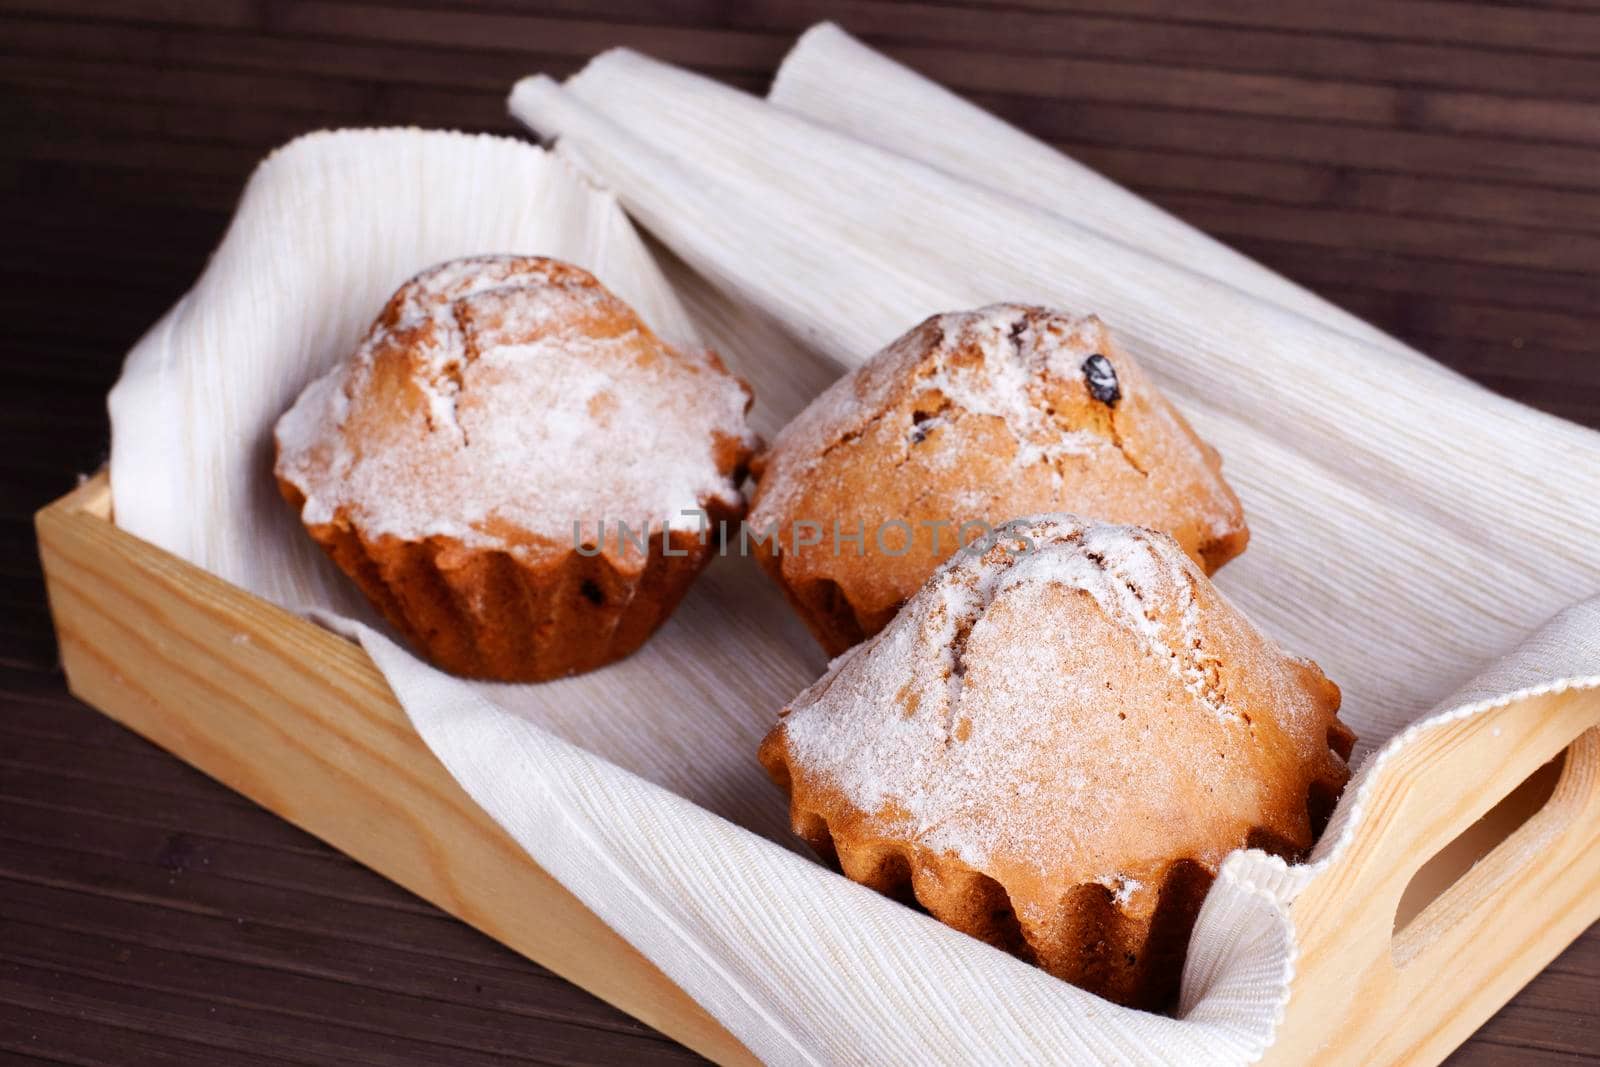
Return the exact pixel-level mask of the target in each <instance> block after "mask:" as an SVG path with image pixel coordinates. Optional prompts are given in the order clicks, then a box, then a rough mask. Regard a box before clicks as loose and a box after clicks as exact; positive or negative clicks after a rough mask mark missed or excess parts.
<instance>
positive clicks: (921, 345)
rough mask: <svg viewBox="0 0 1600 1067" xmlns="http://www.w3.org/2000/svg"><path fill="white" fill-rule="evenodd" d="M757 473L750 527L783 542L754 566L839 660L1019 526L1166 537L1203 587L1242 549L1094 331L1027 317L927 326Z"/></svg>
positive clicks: (1181, 439)
mask: <svg viewBox="0 0 1600 1067" xmlns="http://www.w3.org/2000/svg"><path fill="white" fill-rule="evenodd" d="M755 474H756V476H757V479H758V482H757V487H756V490H755V494H754V498H753V501H752V507H751V515H750V526H751V527H752V529H753V530H754V531H755V532H756V534H757V535H764V534H768V533H771V534H773V536H763V537H761V538H760V539H759V540H757V542H756V551H757V555H758V557H759V559H760V561H761V563H762V566H763V567H764V568H765V569H766V571H767V572H768V574H770V575H771V576H772V577H773V578H774V579H775V580H776V581H777V583H778V585H779V586H780V587H781V588H782V589H783V591H784V593H785V595H786V596H787V597H788V599H789V601H790V603H791V604H792V605H793V606H794V607H795V609H796V610H797V611H798V612H799V613H800V615H801V617H802V618H803V619H804V620H805V621H806V624H807V625H808V626H809V627H810V629H811V631H812V633H813V634H814V635H815V636H816V637H817V639H818V641H820V642H821V644H822V646H823V648H824V649H825V650H827V652H828V653H829V654H830V655H837V654H838V653H840V652H843V651H844V650H845V649H846V648H848V647H850V646H851V645H853V644H855V643H856V642H857V641H860V640H861V639H862V638H864V637H867V636H869V635H871V634H873V633H875V632H877V631H878V630H879V629H880V628H881V627H882V626H883V625H884V624H885V623H887V622H888V621H889V619H890V618H892V617H893V616H894V613H895V611H896V610H897V609H898V608H899V606H900V605H901V604H902V603H904V602H905V599H906V598H907V597H909V596H910V595H911V594H912V593H914V592H915V591H916V590H917V588H918V587H919V586H920V585H921V584H922V582H923V581H924V580H925V579H926V578H927V577H928V575H929V574H931V573H932V572H933V570H934V568H935V567H937V566H938V565H939V563H940V561H941V560H943V559H945V558H947V557H948V556H949V555H950V554H951V553H952V552H954V551H955V549H956V548H957V547H959V545H960V544H962V543H965V542H966V541H967V540H970V539H971V538H973V537H978V536H981V535H982V534H983V533H984V532H985V530H986V529H987V528H991V527H992V526H995V525H998V524H999V523H1002V522H1005V521H1008V520H1010V519H1014V518H1016V517H1018V516H1020V515H1032V514H1039V513H1042V512H1052V511H1071V512H1074V513H1077V514H1082V515H1090V516H1093V517H1095V518H1098V519H1104V520H1107V521H1111V522H1128V523H1137V524H1139V525H1142V526H1149V527H1152V528H1154V529H1158V530H1163V531H1165V532H1167V533H1170V534H1171V535H1172V536H1173V537H1174V538H1175V539H1176V540H1177V542H1178V544H1179V545H1181V546H1182V547H1183V550H1184V551H1185V552H1187V553H1189V554H1190V555H1191V556H1193V557H1194V558H1195V559H1196V560H1198V561H1199V562H1200V563H1201V564H1202V565H1203V566H1204V567H1205V568H1206V570H1207V572H1208V573H1209V572H1212V571H1215V570H1216V568H1218V567H1220V566H1222V564H1223V563H1225V562H1227V561H1228V560H1229V559H1231V558H1233V557H1234V556H1236V555H1238V554H1239V553H1240V552H1242V551H1244V547H1245V542H1246V541H1247V540H1248V537H1249V533H1248V531H1247V529H1246V527H1245V523H1244V514H1243V510H1242V509H1241V507H1240V505H1239V500H1238V498H1237V497H1236V496H1235V495H1234V493H1233V491H1232V489H1230V488H1229V487H1228V484H1227V482H1225V481H1224V480H1223V478H1222V474H1221V461H1220V459H1219V458H1218V456H1217V453H1216V452H1215V451H1214V450H1213V449H1212V448H1210V447H1209V446H1208V445H1206V444H1205V442H1203V441H1201V440H1200V439H1199V438H1198V437H1197V436H1195V433H1194V431H1193V430H1191V429H1190V428H1189V425H1188V423H1186V422H1185V421H1184V419H1183V416H1182V415H1180V414H1179V413H1178V412H1177V411H1176V410H1175V409H1174V408H1173V407H1172V405H1171V404H1169V403H1168V402H1167V400H1166V399H1165V398H1164V397H1163V396H1162V395H1161V394H1160V393H1159V392H1157V390H1156V389H1155V387H1154V386H1153V385H1152V384H1151V382H1150V380H1149V379H1148V378H1147V377H1146V376H1145V374H1144V372H1143V371H1141V370H1140V368H1139V366H1138V364H1137V363H1135V362H1134V360H1133V359H1132V358H1131V357H1130V356H1128V355H1127V354H1126V353H1124V352H1121V351H1119V350H1118V349H1117V348H1116V347H1115V346H1114V345H1113V343H1112V340H1111V338H1110V337H1109V336H1108V335H1107V331H1106V329H1105V327H1104V325H1103V324H1102V323H1101V322H1100V320H1099V319H1096V318H1094V317H1093V316H1088V317H1082V318H1080V317H1075V316H1071V315H1066V314H1063V313H1061V312H1057V311H1049V310H1046V309H1044V308H1037V307H1024V306H1020V305H1016V304H996V305H994V306H992V307H986V308H981V309H979V310H977V311H968V312H957V313H952V314H947V315H937V316H934V317H933V318H931V319H929V320H928V321H926V322H924V323H922V325H920V326H918V327H917V328H916V329H914V330H912V331H911V332H909V333H907V334H906V335H905V336H903V337H901V338H900V339H898V340H897V341H895V342H894V343H892V344H890V345H889V346H888V347H887V348H885V349H884V350H883V351H881V352H879V353H878V354H877V355H876V356H874V357H873V358H872V359H871V360H869V361H868V362H867V363H866V364H864V365H863V366H862V367H860V368H859V369H857V370H856V371H854V372H853V373H851V374H849V375H847V376H846V377H844V378H843V379H841V380H840V381H838V382H835V383H834V385H833V386H832V387H831V388H829V389H828V390H827V391H826V392H824V393H823V394H822V395H821V396H820V397H818V398H817V400H816V401H814V402H813V403H812V404H811V405H810V406H809V407H808V408H806V410H805V411H804V412H802V413H801V414H800V415H799V416H798V417H797V418H796V419H795V420H794V421H793V422H792V423H790V424H789V426H787V427H786V428H785V429H784V430H783V432H782V433H781V434H780V435H779V436H778V438H777V440H776V441H775V442H774V443H773V445H772V447H771V449H770V450H769V451H767V452H766V454H765V455H763V456H760V457H758V458H757V460H756V464H755ZM964 523H967V524H971V525H968V526H966V527H965V528H964V527H963V524H964ZM808 541H811V542H815V543H813V544H807V543H806V542H808Z"/></svg>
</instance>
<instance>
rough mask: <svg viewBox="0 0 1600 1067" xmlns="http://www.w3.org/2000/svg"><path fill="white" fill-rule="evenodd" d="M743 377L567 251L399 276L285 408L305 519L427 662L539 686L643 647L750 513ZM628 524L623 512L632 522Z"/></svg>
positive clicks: (283, 448)
mask: <svg viewBox="0 0 1600 1067" xmlns="http://www.w3.org/2000/svg"><path fill="white" fill-rule="evenodd" d="M750 399H751V397H750V390H749V389H748V388H747V387H746V386H745V385H744V383H742V382H740V381H739V380H738V379H736V378H734V377H733V376H731V375H730V374H728V373H727V371H726V370H725V369H724V368H723V365H722V363H721V361H720V360H718V358H717V356H716V355H715V354H714V353H712V352H702V351H685V350H681V349H678V348H674V347H673V346H671V345H669V344H667V343H666V342H664V341H662V340H661V339H660V338H658V337H657V336H656V335H655V334H654V333H652V332H651V331H650V328H649V327H648V326H646V325H645V324H644V323H643V322H642V321H640V319H639V317H638V315H636V314H635V313H634V312H633V310H632V309H631V308H629V307H628V305H626V304H625V303H623V302H622V301H621V300H619V299H618V298H617V297H616V296H614V295H612V294H611V293H610V292H609V291H608V290H607V289H606V288H605V287H604V286H602V285H601V284H600V283H599V282H598V281H596V280H595V278H594V277H593V276H591V275H590V274H588V273H587V272H586V271H583V270H580V269H578V268H577V267H574V266H570V265H568V264H565V263H560V262H557V261H555V260H550V259H541V258H538V257H534V256H483V257H476V258H471V259H461V260H456V261H453V262H450V263H445V264H443V265H440V266H437V267H434V268H432V269H431V270H427V271H424V272H423V273H422V274H419V275H418V276H417V277H415V278H413V279H412V280H410V281H408V282H407V283H406V284H405V285H403V286H401V288H400V290H399V291H398V292H397V293H395V295H394V297H393V298H392V299H391V300H390V301H389V303H388V305H387V306H386V307H385V308H384V309H383V312H382V314H380V315H379V316H378V319H377V321H376V322H374V323H373V325H372V328H371V330H370V332H368V334H367V335H366V339H365V340H364V341H363V342H362V343H361V345H360V347H359V348H358V349H357V351H356V352H355V354H354V356H353V357H352V358H351V359H350V360H349V361H348V362H346V363H345V364H343V365H342V366H340V367H338V368H336V369H335V370H334V371H333V372H332V373H330V374H328V375H327V376H326V377H324V378H321V379H320V380H318V381H316V382H313V383H312V384H311V385H310V386H309V387H308V388H307V389H306V390H305V392H304V393H303V394H302V395H301V396H300V398H299V400H298V401H296V403H295V404H294V406H293V407H292V408H291V409H290V410H289V411H288V413H287V414H285V415H284V416H283V418H282V419H281V420H280V421H279V423H278V426H277V446H278V458H277V468H276V473H277V477H278V482H279V486H280V487H281V489H282V491H283V495H284V496H285V497H286V498H287V499H288V501H289V502H290V504H292V505H293V506H294V508H295V509H296V510H297V511H298V512H299V514H300V517H301V519H302V520H303V521H304V523H305V526H306V529H307V530H309V531H310V533H311V536H312V537H313V538H315V539H316V540H317V542H318V543H319V544H321V545H322V547H323V548H324V549H326V550H327V552H328V554H329V555H330V556H332V557H333V560H334V562H336V563H337V564H338V565H339V567H340V568H341V569H343V570H344V572H345V573H346V574H348V575H349V576H350V577H351V578H352V579H354V580H355V581H356V582H357V584H359V585H360V587H361V589H362V590H363V591H364V592H365V593H366V595H367V597H368V598H369V599H370V600H371V601H372V603H373V604H374V605H375V606H376V607H377V608H378V609H379V610H380V611H381V612H382V613H383V614H384V616H385V617H387V618H388V620H389V621H390V622H391V623H393V624H394V626H395V627H396V628H397V629H399V630H400V631H401V632H402V633H403V634H404V635H405V636H406V637H407V638H408V639H409V640H410V641H411V642H412V643H413V644H414V645H415V646H416V647H417V648H418V649H419V650H421V651H422V652H423V653H424V654H425V655H426V656H427V657H428V658H429V659H430V660H431V661H432V662H433V663H435V664H436V665H438V666H439V667H442V668H444V669H445V670H448V671H452V672H454V673H456V674H460V675H466V676H470V677H475V678H489V679H498V680H502V681H537V680H542V679H547V678H554V677H557V676H560V675H565V674H571V673H573V672H576V671H585V670H591V669H593V668H595V667H599V666H601V665H603V664H606V663H609V662H611V661H613V660H616V659H619V658H621V657H622V656H626V655H627V654H628V653H630V652H632V651H633V650H634V649H636V648H638V647H639V646H640V645H641V644H642V643H643V642H644V641H645V639H646V638H647V637H648V636H649V635H650V633H651V632H652V631H653V630H654V629H655V628H656V627H657V626H658V625H659V624H660V623H661V622H662V621H663V620H664V619H665V618H666V617H667V616H668V615H669V614H670V613H671V611H672V609H673V607H674V606H675V605H676V604H677V602H678V600H679V599H680V598H681V597H682V596H683V594H684V592H685V591H686V590H687V589H688V587H689V584H690V582H691V581H693V579H694V577H695V575H696V574H697V573H698V572H699V571H700V570H701V568H702V567H703V566H704V565H705V564H706V562H707V561H708V559H709V557H710V556H711V554H712V553H713V552H714V551H715V547H716V546H715V543H714V541H713V540H712V539H711V538H710V537H709V536H707V535H706V532H705V531H706V529H707V528H708V527H709V528H710V529H712V530H714V529H716V528H717V525H718V523H720V522H723V521H736V520H737V519H738V518H739V517H741V516H742V514H743V512H744V506H743V499H742V497H741V495H740V492H739V485H740V482H741V481H742V479H743V477H744V472H745V467H746V465H747V463H748V460H749V457H750V455H751V452H752V450H753V448H754V445H755V441H754V439H753V437H752V436H751V434H750V432H749V430H748V429H747V427H746V424H745V412H746V410H747V409H748V407H749V405H750ZM623 524H626V526H625V527H624V525H623Z"/></svg>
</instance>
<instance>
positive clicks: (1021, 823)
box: [760, 515, 1354, 1008]
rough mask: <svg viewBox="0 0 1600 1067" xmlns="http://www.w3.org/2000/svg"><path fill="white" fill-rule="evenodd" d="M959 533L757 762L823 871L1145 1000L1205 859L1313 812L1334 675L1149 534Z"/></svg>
mask: <svg viewBox="0 0 1600 1067" xmlns="http://www.w3.org/2000/svg"><path fill="white" fill-rule="evenodd" d="M1030 546H1031V547H1030ZM983 547H984V546H982V545H979V546H975V547H974V548H971V549H967V550H964V551H963V552H961V553H960V554H959V555H957V556H956V557H955V558H953V559H951V560H950V561H949V562H947V563H946V564H945V565H944V566H943V567H942V568H940V569H939V570H938V572H937V573H936V574H935V575H934V576H933V577H932V578H931V579H930V580H929V581H928V583H927V584H926V585H925V586H924V587H923V588H922V589H921V590H920V591H919V592H918V593H917V594H916V595H915V596H914V597H912V598H911V600H910V601H909V602H908V603H907V604H906V606H905V607H904V609H903V610H902V611H901V612H900V613H899V615H897V616H896V617H895V618H894V620H893V621H892V622H891V623H890V624H889V625H888V626H887V627H886V628H885V629H883V630H882V631H881V632H879V633H878V634H877V635H876V636H875V637H873V638H871V639H869V640H868V641H866V642H865V643H863V644H861V645H860V646H858V647H857V648H856V649H854V650H853V651H851V652H850V653H849V654H848V655H845V656H842V657H840V658H839V659H837V660H836V661H834V663H833V664H832V666H831V667H830V668H829V670H828V672H827V674H826V675H825V676H824V677H823V678H822V679H821V680H819V681H818V682H817V683H816V684H814V685H812V686H811V687H810V688H809V689H807V690H806V691H805V692H803V693H801V694H800V695H799V696H798V697H797V698H796V699H795V700H794V702H793V703H792V704H790V705H789V707H787V708H785V709H784V710H783V712H782V713H781V719H780V721H779V724H778V725H777V727H776V728H775V729H773V731H772V732H771V733H770V734H769V735H768V736H767V738H766V740H765V741H764V742H763V744H762V746H761V753H760V756H761V761H762V763H763V764H764V765H765V767H766V769H767V771H768V773H769V774H770V775H771V776H772V778H773V779H774V780H775V781H776V782H777V783H778V784H779V785H780V786H782V787H783V788H784V789H786V790H787V791H788V792H789V794H790V798H791V809H790V810H791V817H792V821H793V825H794V829H795V831H796V832H797V833H798V834H799V835H800V836H801V837H803V838H804V839H805V840H806V841H807V842H808V843H809V844H810V845H811V847H812V848H813V849H814V850H815V851H816V852H817V853H818V854H819V855H821V856H822V857H824V858H825V859H826V860H828V861H830V862H833V863H835V864H837V865H838V866H839V867H840V868H842V870H843V872H844V873H845V874H846V875H847V876H848V877H850V878H852V879H854V880H855V881H858V882H861V883H863V884H865V885H868V886H871V887H873V888H875V889H878V890H880V891H881V892H884V893H888V894H891V895H899V896H901V897H902V898H903V899H907V900H908V901H909V900H912V899H914V900H915V902H916V903H919V904H920V905H922V906H923V907H925V908H926V909H927V910H928V911H929V912H931V913H932V914H933V915H934V916H935V917H936V918H938V919H940V920H942V921H943V922H945V923H948V924H949V925H951V926H953V927H955V928H956V929H958V930H962V931H965V932H967V933H969V934H971V935H973V936H975V937H979V938H982V939H983V940H985V941H987V942H989V943H991V944H994V945H997V946H999V947H1001V948H1003V949H1006V950H1008V951H1010V952H1013V953H1015V954H1017V955H1019V956H1021V957H1022V958H1024V959H1026V960H1029V961H1031V962H1034V963H1036V964H1037V965H1039V966H1040V967H1043V968H1044V969H1045V970H1047V971H1049V972H1050V973H1052V974H1054V975H1057V976H1058V977H1060V978H1063V979H1066V980H1067V981H1070V982H1073V983H1076V984H1078V985H1080V986H1083V987H1084V988H1086V989H1089V990H1091V991H1093V992H1095V993H1099V994H1101V995H1104V996H1106V997H1109V998H1110V999H1112V1000H1115V1001H1118V1002H1121V1003H1124V1004H1130V1005H1135V1006H1140V1007H1147V1008H1160V1007H1163V1006H1166V1005H1168V1004H1169V1003H1170V1002H1171V1000H1172V998H1173V997H1174V995H1175V993H1176V989H1177V983H1178V979H1179V976H1180V974H1181V971H1182V959H1183V952H1184V949H1185V947H1186V945H1187V943H1188V936H1189V931H1190V928H1191V926H1192V924H1193V922H1194V918H1195V915H1196V913H1197V911H1198V909H1199V905H1200V901H1201V899H1202V897H1203V896H1204V894H1205V891H1206V890H1207V888H1208V887H1209V885H1210V883H1211V880H1212V878H1213V877H1214V875H1215V873H1216V870H1217V866H1218V864H1220V863H1221V861H1222V859H1223V858H1224V857H1225V856H1226V855H1227V854H1228V853H1229V852H1231V851H1233V850H1234V849H1238V848H1243V847H1246V846H1254V847H1261V848H1265V849H1268V850H1270V851H1273V852H1276V853H1278V854H1280V855H1283V856H1285V857H1286V858H1293V857H1298V856H1299V855H1300V854H1301V853H1303V852H1305V851H1306V850H1307V849H1308V848H1309V847H1310V846H1311V844H1312V840H1313V837H1314V835H1315V834H1316V833H1317V832H1320V829H1321V826H1322V824H1323V823H1324V822H1325V821H1326V819H1327V817H1328V815H1329V814H1330V813H1331V811H1332V808H1333V804H1334V801H1335V800H1336V798H1337V796H1338V794H1339V792H1340V790H1341V789H1342V788H1343V787H1344V784H1345V781H1346V780H1347V778H1348V777H1349V771H1348V769H1347V766H1346V760H1347V759H1348V758H1349V754H1350V748H1351V745H1352V743H1353V741H1354V736H1353V735H1352V734H1351V732H1350V731H1349V730H1348V729H1347V728H1346V727H1345V726H1344V724H1343V723H1341V722H1340V721H1339V719H1338V718H1337V712H1338V708H1339V690H1338V688H1337V687H1336V686H1335V685H1334V684H1333V683H1332V682H1330V681H1329V680H1328V679H1327V678H1326V677H1324V676H1323V674H1322V672H1321V671H1320V670H1319V669H1318V668H1317V666H1316V664H1314V663H1312V662H1310V661H1309V660H1304V659H1297V658H1295V657H1293V656H1289V655H1286V654H1285V653H1284V652H1283V651H1281V650H1280V649H1279V648H1278V646H1277V645H1275V644H1274V643H1273V642H1272V641H1270V640H1269V639H1267V638H1266V637H1264V636H1263V635H1262V634H1261V633H1260V632H1259V631H1258V630H1257V629H1256V628H1255V627H1254V626H1252V625H1251V623H1250V622H1249V620H1248V619H1246V618H1245V617H1244V616H1243V615H1241V614H1240V613H1239V611H1238V610H1237V609H1235V608H1234V607H1233V606H1232V605H1231V604H1230V603H1229V602H1228V601H1227V600H1226V599H1225V598H1224V597H1223V596H1222V595H1221V594H1220V593H1219V592H1218V591H1217V590H1216V588H1215V587H1214V586H1213V585H1212V584H1211V582H1210V580H1209V579H1208V578H1207V577H1206V575H1205V573H1204V572H1203V571H1202V570H1201V569H1200V567H1198V566H1196V565H1195V563H1194V562H1193V561H1192V560H1191V559H1190V558H1189V557H1188V556H1187V555H1185V554H1184V552H1183V551H1182V550H1181V548H1180V547H1179V545H1178V543H1177V542H1176V541H1175V540H1174V539H1173V538H1171V537H1169V536H1167V535H1165V534H1160V533H1155V532H1152V531H1149V530H1145V529H1142V528H1139V527H1132V526H1118V525H1111V524H1102V523H1095V522H1090V521H1086V520H1082V519H1078V518H1075V517H1072V516H1068V515H1054V516H1045V517H1041V518H1032V519H1024V520H1018V521H1015V522H1012V523H1009V524H1006V525H1004V526H1002V527H1000V528H999V529H998V531H997V533H996V535H995V538H994V540H993V543H992V544H991V545H989V546H988V547H987V550H986V551H979V549H981V548H983Z"/></svg>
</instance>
